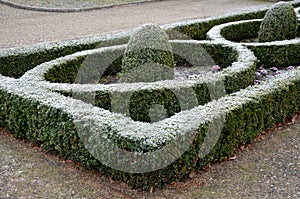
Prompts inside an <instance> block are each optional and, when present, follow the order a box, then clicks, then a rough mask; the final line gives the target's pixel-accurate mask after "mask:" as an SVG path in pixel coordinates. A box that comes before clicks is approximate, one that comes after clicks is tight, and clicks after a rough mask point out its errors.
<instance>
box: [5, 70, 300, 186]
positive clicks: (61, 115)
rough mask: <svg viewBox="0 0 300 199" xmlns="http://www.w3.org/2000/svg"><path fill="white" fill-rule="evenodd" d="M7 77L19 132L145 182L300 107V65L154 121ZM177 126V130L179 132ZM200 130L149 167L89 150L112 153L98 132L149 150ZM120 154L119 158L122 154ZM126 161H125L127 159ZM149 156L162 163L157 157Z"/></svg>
mask: <svg viewBox="0 0 300 199" xmlns="http://www.w3.org/2000/svg"><path fill="white" fill-rule="evenodd" d="M0 82H1V84H0V85H1V86H0V91H1V92H0V101H1V109H0V110H1V112H0V113H1V114H0V116H1V118H4V119H3V120H1V121H3V122H2V125H3V126H6V128H7V129H8V130H9V131H11V132H14V133H15V135H16V136H17V137H19V138H26V139H29V140H30V141H32V142H33V143H35V144H39V145H41V146H43V147H44V148H45V149H46V150H49V151H51V152H53V153H55V154H57V155H60V156H62V157H64V158H66V159H71V160H74V161H79V162H80V163H81V164H82V165H84V166H87V167H88V168H95V169H98V170H100V171H101V172H102V173H103V174H105V175H110V176H113V177H114V179H119V180H123V181H125V182H127V183H128V184H129V185H131V186H132V187H135V188H138V187H140V188H143V189H150V188H151V187H161V186H164V185H165V184H166V183H170V182H172V181H174V180H176V179H180V178H181V177H183V176H185V175H187V174H188V173H189V172H191V171H192V169H193V168H199V167H202V166H204V165H206V164H208V163H210V162H212V161H216V160H220V159H222V158H225V157H229V156H230V155H231V154H232V152H233V150H234V148H235V147H237V146H238V144H240V143H247V142H249V141H251V139H253V138H254V137H256V136H257V135H258V134H259V133H260V132H261V131H262V130H265V129H267V128H269V127H271V126H272V125H273V124H274V123H279V122H283V121H284V119H285V118H287V117H289V116H291V115H292V114H294V113H295V112H296V111H297V110H298V109H299V102H300V101H299V96H300V93H299V91H300V70H299V69H297V70H294V71H289V72H286V73H284V74H282V75H279V76H276V77H275V78H273V79H271V80H269V81H267V82H265V83H263V84H261V85H257V86H253V87H249V88H247V89H245V90H241V91H239V92H236V93H234V94H232V95H231V96H228V97H224V98H220V99H219V100H217V101H212V102H209V103H207V104H206V105H204V106H198V107H196V108H194V109H191V110H189V111H183V112H180V113H178V114H177V115H175V116H173V117H171V118H168V119H165V120H163V121H161V122H158V123H154V124H151V125H150V126H149V125H146V124H143V123H136V122H132V121H130V120H128V119H127V118H125V117H123V116H121V115H115V114H112V113H110V112H108V111H105V110H103V109H99V108H95V107H93V106H92V105H88V104H86V103H84V102H81V101H78V100H74V99H72V98H67V97H63V96H61V95H60V94H57V93H52V92H49V91H47V90H45V89H42V88H40V87H38V86H37V85H34V84H30V83H28V84H25V85H24V82H22V81H18V80H13V79H9V78H5V77H3V76H2V77H1V79H0ZM78 107H81V108H80V109H78ZM96 115H98V117H95V116H96ZM220 116H224V117H225V120H224V122H225V123H224V126H223V129H222V132H221V134H220V137H219V139H218V140H217V143H216V145H215V146H214V148H213V150H212V151H211V152H210V153H209V154H208V155H207V156H205V157H204V158H199V156H198V154H199V152H200V154H201V150H200V149H202V148H203V147H201V146H202V143H203V144H207V143H206V142H207V141H206V139H205V136H208V135H207V133H208V132H209V125H212V124H214V122H215V120H217V119H218V118H219V117H220ZM91 121H92V122H91ZM79 123H84V124H85V123H86V124H87V125H91V126H93V128H91V129H89V132H88V134H85V135H86V136H87V137H86V138H85V137H81V138H80V137H79V135H78V131H79V130H84V129H81V128H80V126H76V124H79ZM132 125H133V126H134V128H132V127H131V126H132ZM174 125H175V126H174ZM85 128H86V126H85ZM128 128H129V129H131V130H130V133H129V132H128V131H127V130H126V129H128ZM174 128H175V129H177V130H176V131H175V132H176V133H175V132H173V133H171V132H172V131H174ZM195 129H197V133H196V136H195V137H194V139H193V140H194V141H193V144H191V145H189V146H188V150H187V151H186V152H185V153H184V154H183V155H182V156H181V157H180V158H178V159H177V160H176V161H175V162H173V163H172V164H170V165H169V166H167V167H165V168H162V169H160V170H157V171H152V172H147V173H144V174H132V173H130V172H120V171H117V170H114V169H111V168H109V167H107V166H105V165H103V164H101V163H100V162H99V161H98V160H95V159H94V158H93V157H92V155H91V154H90V153H89V152H91V153H92V154H93V153H96V154H97V153H99V151H98V150H99V149H101V153H102V154H105V155H108V157H109V154H110V151H109V149H110V147H109V146H108V148H107V149H106V150H108V151H105V146H102V145H103V144H105V142H103V140H101V139H102V138H99V137H98V136H100V137H101V135H106V136H108V138H109V139H110V140H113V141H114V142H115V143H116V144H117V145H119V146H122V148H123V149H126V150H128V151H139V152H149V151H154V150H155V149H158V148H160V147H163V146H165V145H166V143H169V142H171V141H172V140H173V139H176V138H177V136H179V135H188V133H189V132H190V133H192V131H193V132H194V130H195ZM125 132H127V134H124V133H125ZM128 133H129V134H128ZM174 133H175V134H174ZM192 135H193V133H192ZM180 137H181V136H179V138H180ZM183 138H184V137H183ZM183 138H182V137H181V139H183ZM192 138H193V137H192ZM99 139H100V140H99ZM84 140H85V141H86V140H89V142H91V143H90V145H84V144H83V143H82V142H85V141H84ZM176 141H178V140H176ZM179 141H180V140H179ZM181 141H184V140H181ZM97 143H98V144H97ZM178 143H182V142H178ZM106 144H107V143H106ZM100 145H101V146H100ZM84 146H86V147H87V148H88V149H89V150H90V151H89V152H88V151H87V150H86V148H84ZM204 148H205V147H204ZM97 149H98V150H97ZM93 155H95V154H93ZM113 155H114V157H118V154H115V153H114V154H113ZM172 155H174V154H173V153H171V152H170V157H171V156H172ZM119 158H121V157H119ZM117 159H118V158H117ZM122 161H124V160H123V159H122ZM122 161H121V162H120V164H124V162H122ZM149 161H150V163H152V164H157V162H156V161H155V160H154V161H153V162H151V160H149ZM125 163H126V162H125ZM137 166H140V165H137ZM152 166H153V167H155V165H152Z"/></svg>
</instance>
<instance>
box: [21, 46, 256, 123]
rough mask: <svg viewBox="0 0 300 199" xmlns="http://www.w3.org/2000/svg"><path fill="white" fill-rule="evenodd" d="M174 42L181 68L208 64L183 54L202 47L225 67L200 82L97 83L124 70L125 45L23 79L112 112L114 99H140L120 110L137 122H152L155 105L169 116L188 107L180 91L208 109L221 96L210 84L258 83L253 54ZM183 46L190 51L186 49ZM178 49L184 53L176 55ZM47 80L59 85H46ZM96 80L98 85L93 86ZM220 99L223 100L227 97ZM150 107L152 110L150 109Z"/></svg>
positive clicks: (86, 54)
mask: <svg viewBox="0 0 300 199" xmlns="http://www.w3.org/2000/svg"><path fill="white" fill-rule="evenodd" d="M171 44H172V46H173V49H174V54H175V55H176V56H175V57H176V58H177V59H175V62H177V63H178V65H184V64H192V65H193V64H200V65H201V64H203V62H206V60H200V58H199V57H198V56H199V53H196V54H195V56H197V57H191V56H190V57H189V58H190V60H183V59H182V57H181V56H185V55H182V52H185V53H186V52H187V53H188V54H190V55H191V54H192V53H191V52H190V51H189V49H188V48H190V49H191V48H192V50H193V47H190V46H193V45H194V46H197V45H198V46H199V47H198V48H197V50H199V48H200V49H202V48H203V53H205V52H209V53H210V54H211V57H212V58H213V59H215V62H216V63H218V64H221V66H223V68H224V69H223V70H222V71H221V72H219V73H216V74H210V73H208V74H207V77H203V78H200V79H196V80H185V81H183V80H168V81H158V82H155V83H134V84H130V83H122V84H118V83H117V84H116V83H115V84H110V85H103V84H102V85H101V84H100V85H99V84H98V85H97V83H98V82H97V80H99V79H100V77H101V75H102V74H107V73H110V74H116V73H118V72H120V70H121V66H120V65H121V60H122V59H120V58H119V57H120V56H122V55H123V53H124V51H125V46H124V45H123V46H115V47H106V48H100V49H97V50H94V51H91V50H90V51H86V52H80V53H76V54H74V55H70V56H67V57H64V58H60V59H58V60H54V61H52V62H48V63H44V64H42V65H40V66H38V67H36V68H34V69H32V70H30V71H28V72H27V73H25V75H24V76H23V77H22V78H21V80H24V81H25V80H26V81H33V82H34V81H38V82H43V83H44V84H45V87H46V88H51V89H52V90H54V91H59V92H61V93H64V94H66V95H70V96H72V94H73V96H75V98H78V99H82V100H84V101H89V102H91V103H93V104H95V105H97V106H99V107H101V108H104V109H107V110H112V109H114V108H115V107H112V106H114V104H112V100H114V103H115V104H119V102H117V101H116V100H117V98H118V97H119V98H120V100H121V101H124V97H125V96H131V95H132V96H135V97H130V98H128V99H127V100H128V102H127V103H125V104H132V105H131V106H129V107H125V109H126V111H122V110H123V109H124V108H121V109H120V108H118V110H116V111H121V112H124V113H126V114H127V115H131V117H132V118H135V120H138V121H145V122H150V121H151V119H150V118H149V116H148V115H149V114H148V109H149V108H150V106H151V105H153V104H161V105H163V106H164V107H165V108H166V109H167V112H168V116H169V117H170V116H172V115H174V114H175V113H177V112H180V111H182V110H184V109H187V108H183V109H182V108H180V107H181V106H180V102H178V99H176V97H180V96H176V95H175V96H174V92H175V93H181V94H180V95H188V94H187V93H191V92H192V93H193V95H196V96H195V97H196V98H197V103H195V104H193V105H190V106H188V108H192V107H193V106H196V105H199V104H200V105H203V104H205V103H207V102H209V101H210V100H212V99H213V98H216V97H213V96H211V95H210V94H209V93H210V92H211V90H212V88H210V85H212V84H213V82H218V81H221V82H223V83H222V84H224V85H221V84H220V85H219V87H220V89H221V87H222V86H223V87H225V90H226V91H227V93H233V92H236V91H238V90H240V89H242V88H246V87H248V86H249V85H252V84H253V82H254V78H255V75H254V74H255V69H256V59H255V57H254V56H253V54H252V53H251V52H250V51H249V50H247V49H245V48H242V47H238V46H233V47H229V46H226V45H220V44H213V43H209V42H197V41H171ZM183 48H184V49H185V50H182V49H183ZM176 49H181V50H180V51H178V52H177V50H176ZM176 53H177V54H176ZM237 53H238V54H237ZM204 56H206V55H204ZM104 58H105V59H104ZM116 58H117V59H116ZM115 59H116V61H115ZM203 59H205V57H203ZM194 60H196V61H197V62H200V63H187V62H189V61H190V62H193V61H194ZM179 62H180V63H179ZM99 64H101V66H99ZM199 67H201V66H199ZM85 72H86V73H85ZM77 74H80V75H79V77H77ZM85 75H86V77H85ZM78 79H80V80H78ZM45 80H46V81H47V80H48V81H50V82H53V83H56V84H51V83H49V82H45ZM85 80H88V81H89V82H88V84H87V85H83V83H84V82H85ZM92 82H95V83H96V84H95V83H94V84H92ZM72 83H76V84H72ZM74 89H77V91H76V93H74V92H72V90H74ZM80 90H81V91H80ZM184 93H186V94H184ZM177 95H179V94H177ZM218 95H219V97H221V96H222V93H220V94H218ZM86 96H89V97H86ZM154 99H155V100H154ZM162 99H164V100H162ZM174 100H175V101H174ZM121 101H120V102H121ZM122 104H124V103H122ZM145 107H148V108H147V109H145ZM119 109H120V110H119ZM128 111H129V112H128Z"/></svg>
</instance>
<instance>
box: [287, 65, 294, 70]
mask: <svg viewBox="0 0 300 199" xmlns="http://www.w3.org/2000/svg"><path fill="white" fill-rule="evenodd" d="M294 69H295V66H289V67H287V68H286V70H294Z"/></svg>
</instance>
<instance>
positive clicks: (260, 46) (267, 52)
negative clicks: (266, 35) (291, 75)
mask: <svg viewBox="0 0 300 199" xmlns="http://www.w3.org/2000/svg"><path fill="white" fill-rule="evenodd" d="M261 21H262V20H261V19H254V20H246V21H239V22H231V23H227V24H222V25H219V26H215V27H214V28H212V29H211V30H210V31H209V32H208V33H207V35H208V37H209V38H210V39H213V40H216V41H218V42H220V43H226V44H228V45H230V43H234V42H235V41H240V40H241V39H242V38H255V37H256V36H257V33H258V30H259V26H260V23H261ZM239 44H240V45H243V46H246V47H248V48H249V49H250V50H252V51H253V52H254V54H255V56H256V57H257V58H258V60H259V61H260V63H261V64H264V65H265V67H267V68H270V67H273V66H277V67H280V66H289V65H299V63H300V54H299V51H300V38H299V37H298V38H295V39H292V40H284V41H274V42H264V43H258V42H249V43H245V42H244V43H243V42H239Z"/></svg>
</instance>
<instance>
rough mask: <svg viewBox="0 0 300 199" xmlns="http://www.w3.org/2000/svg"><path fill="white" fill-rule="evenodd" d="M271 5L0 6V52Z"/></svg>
mask: <svg viewBox="0 0 300 199" xmlns="http://www.w3.org/2000/svg"><path fill="white" fill-rule="evenodd" d="M270 4H271V3H269V2H262V1H256V0H255V1H254V0H248V1H244V0H203V1H195V0H185V1H184V3H183V2H182V1H181V0H172V1H159V2H153V3H147V4H140V5H131V6H121V7H116V8H112V9H103V10H95V11H90V12H80V13H45V12H36V11H27V10H20V9H15V8H11V7H9V6H5V5H1V4H0V27H1V29H0V49H1V48H10V47H22V46H30V45H33V44H36V43H41V42H48V41H61V40H66V39H75V38H82V37H88V36H94V35H100V34H103V33H111V32H120V31H123V30H129V29H132V28H134V27H138V26H140V25H142V24H144V23H156V24H165V23H171V22H175V21H180V20H185V19H191V18H205V17H209V16H213V15H220V14H225V13H228V12H233V11H242V10H247V9H254V8H258V7H262V6H264V5H270Z"/></svg>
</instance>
